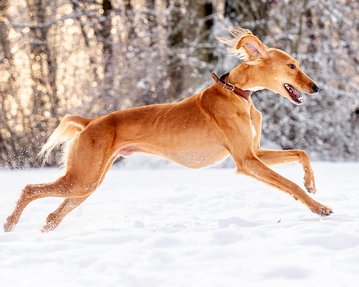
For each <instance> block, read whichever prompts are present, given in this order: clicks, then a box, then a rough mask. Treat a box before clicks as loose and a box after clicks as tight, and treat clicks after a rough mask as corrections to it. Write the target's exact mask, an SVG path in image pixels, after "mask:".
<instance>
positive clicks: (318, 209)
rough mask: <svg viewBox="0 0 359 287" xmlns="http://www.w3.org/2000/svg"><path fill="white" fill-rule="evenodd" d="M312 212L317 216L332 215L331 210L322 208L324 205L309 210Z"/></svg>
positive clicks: (325, 207)
mask: <svg viewBox="0 0 359 287" xmlns="http://www.w3.org/2000/svg"><path fill="white" fill-rule="evenodd" d="M311 210H312V212H314V213H316V214H319V215H320V216H322V217H323V216H329V215H330V214H332V213H333V210H332V209H331V208H330V207H327V206H324V205H321V204H319V205H316V206H314V207H313V208H311Z"/></svg>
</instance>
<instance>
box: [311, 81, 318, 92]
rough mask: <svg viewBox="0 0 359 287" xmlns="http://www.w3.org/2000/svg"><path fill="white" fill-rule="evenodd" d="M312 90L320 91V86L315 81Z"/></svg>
mask: <svg viewBox="0 0 359 287" xmlns="http://www.w3.org/2000/svg"><path fill="white" fill-rule="evenodd" d="M312 91H313V93H316V92H319V91H320V88H319V87H318V86H317V85H316V84H314V83H313V86H312Z"/></svg>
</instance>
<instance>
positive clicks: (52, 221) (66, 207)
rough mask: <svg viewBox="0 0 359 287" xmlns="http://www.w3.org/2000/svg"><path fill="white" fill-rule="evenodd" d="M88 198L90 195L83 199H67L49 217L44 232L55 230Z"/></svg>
mask: <svg viewBox="0 0 359 287" xmlns="http://www.w3.org/2000/svg"><path fill="white" fill-rule="evenodd" d="M88 197H89V195H88V196H83V197H73V198H66V199H65V200H64V201H63V202H62V203H61V204H60V206H59V207H58V208H57V209H56V210H55V211H54V212H52V213H50V214H49V215H48V216H47V218H46V224H45V225H44V227H43V228H42V231H43V232H48V231H51V230H54V229H55V228H56V227H57V226H58V225H59V224H60V223H61V221H62V220H63V218H64V217H65V216H66V215H67V214H68V213H69V212H71V211H72V210H74V209H75V208H76V207H78V206H79V205H80V204H81V203H82V202H84V201H85V200H86V199H87V198H88Z"/></svg>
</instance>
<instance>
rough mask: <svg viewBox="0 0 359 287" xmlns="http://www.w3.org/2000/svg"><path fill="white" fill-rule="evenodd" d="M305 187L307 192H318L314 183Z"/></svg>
mask: <svg viewBox="0 0 359 287" xmlns="http://www.w3.org/2000/svg"><path fill="white" fill-rule="evenodd" d="M304 186H305V188H306V190H307V191H308V192H309V193H316V192H317V188H316V187H315V185H314V182H312V183H310V184H305V185H304Z"/></svg>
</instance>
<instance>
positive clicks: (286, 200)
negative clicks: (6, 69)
mask: <svg viewBox="0 0 359 287" xmlns="http://www.w3.org/2000/svg"><path fill="white" fill-rule="evenodd" d="M276 170H278V171H279V172H280V173H282V174H283V175H286V176H287V177H288V178H291V179H292V180H294V181H295V182H297V183H300V184H301V185H302V177H303V172H302V169H301V167H300V166H299V165H289V166H282V167H280V168H276ZM314 171H315V173H316V179H317V188H318V193H317V194H316V195H314V196H313V197H314V198H315V199H316V200H318V201H319V202H321V203H323V204H327V205H328V206H330V207H332V208H333V210H334V212H335V213H334V214H333V215H332V216H330V217H328V218H325V219H320V218H319V217H318V216H317V215H315V214H312V213H311V212H310V211H309V210H307V209H306V207H304V206H303V205H302V204H301V203H299V202H297V201H295V200H293V199H292V198H291V197H290V196H288V195H287V194H285V193H283V192H281V191H277V190H274V189H272V188H270V187H268V186H266V185H263V184H261V183H259V182H257V181H254V180H252V179H251V178H248V177H245V176H243V175H236V174H235V173H234V172H233V170H232V169H206V170H186V169H182V168H173V167H172V168H166V169H134V168H125V169H124V168H118V167H114V168H113V169H112V170H111V171H110V172H109V174H108V176H107V178H106V180H105V182H104V183H103V185H102V186H101V188H100V189H99V190H98V191H97V192H96V193H94V194H93V195H92V196H91V197H90V198H89V199H88V200H87V201H86V202H85V203H84V204H83V205H82V206H80V207H79V208H78V209H76V210H75V211H74V212H73V213H71V214H69V215H68V216H67V217H66V218H65V220H64V222H63V223H62V224H61V225H60V226H59V228H58V229H57V230H56V231H54V232H52V233H47V234H42V233H40V232H39V230H40V228H41V226H42V224H43V223H44V222H45V218H46V216H47V214H48V213H50V212H51V211H52V210H53V209H55V208H56V207H57V205H58V204H59V203H60V199H42V200H38V201H36V202H33V203H32V204H31V205H30V206H29V207H28V208H27V209H26V210H25V212H24V213H23V216H22V218H21V220H20V222H19V224H18V226H17V227H16V229H15V231H14V232H12V233H4V232H1V231H0V286H2V287H16V286H36V287H42V286H51V287H53V286H65V287H66V286H88V287H90V286H96V287H98V286H101V287H106V286H119V287H127V286H129V287H169V286H171V287H180V286H181V287H182V286H184V287H192V286H193V287H214V286H216V287H223V286H225V287H232V286H233V287H234V286H236V287H237V286H245V287H248V286H255V287H257V286H266V287H267V286H276V287H279V286H305V287H310V286H336V287H337V286H351V287H352V286H357V284H358V282H359V163H314ZM60 173H61V171H60V170H58V169H37V170H36V169H33V170H23V171H14V172H8V171H1V172H0V180H1V183H2V184H1V192H0V221H1V223H3V222H4V221H5V219H6V217H7V216H8V215H9V213H10V212H11V211H12V210H13V208H14V205H15V202H16V200H17V198H18V196H19V193H20V191H21V188H22V187H23V186H24V185H25V184H26V183H35V182H44V181H48V180H50V179H54V178H55V177H56V176H57V175H59V174H60Z"/></svg>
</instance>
